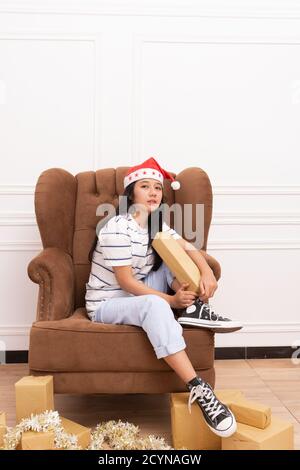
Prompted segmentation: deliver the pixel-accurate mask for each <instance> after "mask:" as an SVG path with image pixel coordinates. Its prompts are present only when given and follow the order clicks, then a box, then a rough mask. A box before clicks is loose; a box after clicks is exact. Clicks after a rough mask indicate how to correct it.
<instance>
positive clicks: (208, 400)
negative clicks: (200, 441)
mask: <svg viewBox="0 0 300 470" xmlns="http://www.w3.org/2000/svg"><path fill="white" fill-rule="evenodd" d="M188 389H189V390H190V395H189V401H188V407H189V411H190V413H191V405H192V403H194V401H195V400H197V403H198V405H199V407H200V409H201V411H202V414H203V417H204V419H205V421H206V424H207V425H208V427H209V428H210V430H211V431H212V432H213V433H215V434H217V435H218V436H220V437H229V436H231V435H232V434H234V433H235V432H236V429H237V425H236V420H235V417H234V415H233V413H232V412H231V410H230V409H229V408H228V407H227V406H226V405H224V404H223V403H221V402H220V401H219V400H218V399H217V397H216V395H215V394H214V392H213V390H212V388H211V386H210V385H209V384H208V383H207V382H204V381H203V380H202V379H200V378H199V377H196V378H195V379H193V380H191V382H189V383H188Z"/></svg>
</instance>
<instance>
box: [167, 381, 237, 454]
mask: <svg viewBox="0 0 300 470" xmlns="http://www.w3.org/2000/svg"><path fill="white" fill-rule="evenodd" d="M215 394H216V395H217V397H218V398H219V399H220V400H221V401H222V402H223V403H224V404H226V405H229V404H230V403H231V402H232V400H240V399H241V398H243V394H242V393H241V392H240V391H239V390H218V391H215ZM188 399H189V393H188V392H187V393H185V392H184V393H171V395H170V401H171V424H172V440H173V447H174V448H175V449H187V450H196V449H201V450H214V449H216V450H218V449H221V438H220V437H219V436H217V435H216V434H214V433H213V432H212V431H211V430H210V429H209V427H208V426H207V424H206V422H205V420H204V418H203V415H202V412H201V410H200V408H199V405H198V404H197V403H196V402H195V403H193V405H192V413H191V414H190V413H189V409H188Z"/></svg>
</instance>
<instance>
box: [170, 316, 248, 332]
mask: <svg viewBox="0 0 300 470" xmlns="http://www.w3.org/2000/svg"><path fill="white" fill-rule="evenodd" d="M177 321H178V323H180V324H182V325H189V326H198V327H200V328H208V329H210V330H212V331H215V332H216V333H231V332H233V331H238V330H241V329H242V328H243V325H241V324H240V323H235V322H230V324H229V325H228V326H227V325H224V324H221V323H216V322H213V323H211V322H210V321H209V320H198V319H197V318H186V317H179V318H178V320H177Z"/></svg>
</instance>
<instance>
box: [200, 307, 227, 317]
mask: <svg viewBox="0 0 300 470" xmlns="http://www.w3.org/2000/svg"><path fill="white" fill-rule="evenodd" d="M203 309H205V310H206V311H207V312H208V315H209V319H210V320H212V321H218V320H220V321H222V320H223V321H224V320H226V318H224V317H221V315H218V314H217V313H215V312H214V310H212V307H211V306H210V305H209V304H207V303H203V304H202V306H201V309H200V315H201V313H202V310H203Z"/></svg>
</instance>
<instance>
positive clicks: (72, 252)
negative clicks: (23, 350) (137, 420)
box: [28, 167, 220, 393]
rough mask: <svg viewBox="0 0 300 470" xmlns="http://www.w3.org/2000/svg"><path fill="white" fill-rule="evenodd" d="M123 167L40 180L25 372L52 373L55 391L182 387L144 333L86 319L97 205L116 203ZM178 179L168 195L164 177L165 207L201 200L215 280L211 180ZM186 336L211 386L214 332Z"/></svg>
mask: <svg viewBox="0 0 300 470" xmlns="http://www.w3.org/2000/svg"><path fill="white" fill-rule="evenodd" d="M127 169H128V167H119V168H116V169H114V168H106V169H101V170H98V171H96V172H93V171H87V172H83V173H79V174H78V175H76V176H73V175H71V174H70V173H68V172H67V171H65V170H63V169H60V168H52V169H49V170H46V171H44V172H43V173H42V174H41V175H40V177H39V179H38V182H37V185H36V190H35V211H36V218H37V223H38V227H39V231H40V234H41V239H42V243H43V250H42V251H41V252H40V253H39V254H38V255H37V256H36V257H35V258H34V259H33V260H32V261H31V262H30V263H29V265H28V275H29V277H30V279H31V280H32V281H33V282H35V283H37V284H39V296H38V305H37V318H36V321H35V322H34V323H33V325H32V328H31V331H30V347H29V368H30V373H31V374H33V375H46V374H51V375H53V377H54V390H55V392H56V393H167V392H180V391H185V390H186V388H185V384H184V383H183V382H182V381H181V380H180V379H179V378H178V376H177V375H176V374H175V372H174V371H173V370H172V369H170V367H169V366H168V365H167V364H166V362H165V361H164V360H163V359H160V360H158V359H157V358H156V356H155V353H154V351H153V348H152V346H151V344H150V342H149V340H148V338H147V335H146V333H145V332H144V331H143V330H142V328H139V327H136V326H130V325H109V324H100V323H93V322H91V321H90V320H89V319H88V317H87V315H86V310H85V283H86V282H87V280H88V277H89V273H90V262H89V260H88V253H89V250H90V248H91V246H92V243H93V240H94V238H95V228H96V225H97V223H98V222H99V220H100V218H99V217H97V216H96V208H97V206H98V205H99V204H101V203H113V204H114V205H115V206H116V205H117V203H118V196H119V195H120V194H122V193H123V177H124V175H125V172H126V170H127ZM171 174H172V175H173V176H175V174H174V173H172V172H171ZM176 178H177V179H178V180H179V181H180V183H181V189H180V190H179V191H173V190H172V188H171V187H170V182H169V181H168V180H165V184H164V186H165V196H166V197H165V199H166V202H167V203H168V204H169V205H172V204H173V203H174V202H176V203H179V204H181V205H183V204H187V203H193V205H194V204H196V203H204V218H205V230H204V244H203V247H202V250H201V252H202V254H203V255H204V256H205V257H206V259H207V261H208V263H209V264H210V266H211V268H212V269H213V271H214V273H215V276H216V278H217V279H219V277H220V266H219V264H218V262H217V261H216V260H215V259H214V258H212V257H211V256H209V255H207V254H206V243H207V236H208V231H209V226H210V222H211V214H212V190H211V185H210V181H209V178H208V176H207V174H206V173H205V172H204V171H203V170H201V169H200V168H197V167H192V168H187V169H185V170H183V171H182V172H181V173H179V174H178V175H177V177H176ZM194 207H195V206H193V209H194ZM193 217H195V215H194V211H193ZM170 225H171V226H173V224H172V223H171V224H170ZM184 338H185V341H186V344H187V353H188V355H189V357H190V359H191V361H192V363H193V365H194V367H195V369H196V371H197V372H198V373H199V375H201V376H202V377H203V378H204V380H207V381H208V382H210V384H211V385H212V386H214V381H215V375H214V334H213V333H212V332H210V331H209V330H204V329H199V328H185V329H184Z"/></svg>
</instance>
